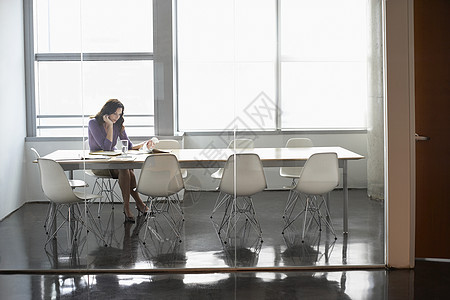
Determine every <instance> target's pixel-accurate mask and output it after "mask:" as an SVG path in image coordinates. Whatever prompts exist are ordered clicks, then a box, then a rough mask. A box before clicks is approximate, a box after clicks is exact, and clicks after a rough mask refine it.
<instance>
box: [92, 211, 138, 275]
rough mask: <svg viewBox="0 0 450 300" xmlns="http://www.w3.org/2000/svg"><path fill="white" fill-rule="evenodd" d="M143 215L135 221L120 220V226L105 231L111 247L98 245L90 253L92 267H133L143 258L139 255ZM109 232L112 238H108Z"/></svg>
mask: <svg viewBox="0 0 450 300" xmlns="http://www.w3.org/2000/svg"><path fill="white" fill-rule="evenodd" d="M145 222H146V220H145V217H144V216H143V215H141V216H138V217H137V218H136V222H135V223H131V222H120V226H114V223H111V224H112V227H110V230H109V232H106V233H105V238H106V239H107V241H108V242H110V247H97V248H96V249H94V250H92V251H91V252H90V253H89V257H90V259H91V261H90V266H89V267H92V268H100V269H101V268H110V267H111V266H114V267H116V268H130V269H133V268H135V266H136V263H137V262H138V261H140V260H141V258H140V257H139V251H138V250H139V248H140V238H139V233H140V231H141V229H142V227H143V226H145ZM108 234H109V235H110V236H112V237H113V238H112V239H108Z"/></svg>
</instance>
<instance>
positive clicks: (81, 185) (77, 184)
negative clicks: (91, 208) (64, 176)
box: [69, 179, 89, 188]
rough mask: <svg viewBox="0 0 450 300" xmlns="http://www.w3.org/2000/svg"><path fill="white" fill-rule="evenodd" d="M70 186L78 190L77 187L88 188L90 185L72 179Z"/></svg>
mask: <svg viewBox="0 0 450 300" xmlns="http://www.w3.org/2000/svg"><path fill="white" fill-rule="evenodd" d="M69 184H70V186H71V187H73V188H77V187H88V186H89V184H87V183H86V182H84V181H83V180H79V179H70V180H69Z"/></svg>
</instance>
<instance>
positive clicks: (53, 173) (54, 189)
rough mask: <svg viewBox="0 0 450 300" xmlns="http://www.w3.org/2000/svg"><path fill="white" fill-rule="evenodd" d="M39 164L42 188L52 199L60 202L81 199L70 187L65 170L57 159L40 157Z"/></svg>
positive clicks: (71, 201)
mask: <svg viewBox="0 0 450 300" xmlns="http://www.w3.org/2000/svg"><path fill="white" fill-rule="evenodd" d="M38 164H39V172H40V174H41V186H42V190H43V191H44V194H45V196H47V198H48V199H49V200H50V201H52V202H55V203H58V204H61V203H73V202H77V201H79V199H78V198H77V197H76V196H75V194H74V193H73V191H72V188H71V187H70V184H69V180H68V179H67V177H66V174H65V173H64V170H63V169H62V167H61V166H60V165H59V164H58V163H57V162H56V161H54V160H51V159H46V158H38Z"/></svg>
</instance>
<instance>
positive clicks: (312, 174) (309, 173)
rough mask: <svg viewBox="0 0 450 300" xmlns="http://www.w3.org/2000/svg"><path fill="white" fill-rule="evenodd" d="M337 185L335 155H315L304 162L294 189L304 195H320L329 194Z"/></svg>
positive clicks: (336, 161) (337, 171) (336, 159)
mask: <svg viewBox="0 0 450 300" xmlns="http://www.w3.org/2000/svg"><path fill="white" fill-rule="evenodd" d="M338 183H339V167H338V158H337V154H336V153H333V152H329V153H315V154H313V155H311V156H310V157H309V158H308V160H307V161H306V163H305V166H304V167H303V169H302V172H301V173H300V178H299V179H298V182H297V185H296V186H295V187H294V189H296V190H297V191H299V192H302V193H305V194H310V195H322V194H325V193H328V192H331V191H332V190H333V189H334V188H335V187H336V186H337V185H338Z"/></svg>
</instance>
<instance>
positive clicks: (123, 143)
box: [120, 140, 128, 155]
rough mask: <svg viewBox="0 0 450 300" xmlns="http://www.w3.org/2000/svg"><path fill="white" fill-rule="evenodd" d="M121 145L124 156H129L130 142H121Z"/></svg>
mask: <svg viewBox="0 0 450 300" xmlns="http://www.w3.org/2000/svg"><path fill="white" fill-rule="evenodd" d="M120 144H121V145H122V154H124V155H125V154H127V152H128V140H120Z"/></svg>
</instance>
